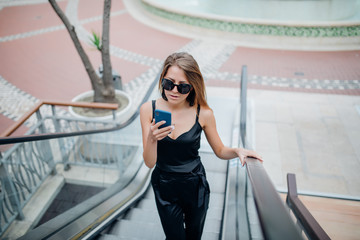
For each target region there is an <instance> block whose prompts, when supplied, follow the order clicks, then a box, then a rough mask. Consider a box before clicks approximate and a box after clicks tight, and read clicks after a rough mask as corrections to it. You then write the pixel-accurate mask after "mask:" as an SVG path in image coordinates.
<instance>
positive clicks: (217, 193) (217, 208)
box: [98, 152, 227, 240]
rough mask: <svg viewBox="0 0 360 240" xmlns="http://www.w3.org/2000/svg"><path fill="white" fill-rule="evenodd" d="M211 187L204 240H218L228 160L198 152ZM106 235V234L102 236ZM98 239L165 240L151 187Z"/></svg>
mask: <svg viewBox="0 0 360 240" xmlns="http://www.w3.org/2000/svg"><path fill="white" fill-rule="evenodd" d="M200 156H201V158H202V162H203V164H204V167H205V169H206V174H207V179H208V182H209V185H210V191H211V193H210V203H209V210H208V212H207V217H206V221H205V226H204V232H203V237H202V238H203V239H207V240H208V239H209V240H212V239H219V234H220V226H221V219H222V211H223V206H224V196H225V195H224V194H225V183H226V171H227V161H223V160H220V159H218V158H217V157H216V156H215V155H214V154H213V153H205V152H202V153H200ZM105 232H106V233H105ZM105 232H103V233H102V234H101V236H99V237H98V239H101V240H112V239H134V240H135V239H136V240H140V239H142V240H143V239H149V240H158V239H165V235H164V232H163V230H162V226H161V223H160V218H159V215H158V213H157V209H156V204H155V197H154V192H153V189H152V187H150V188H149V189H148V191H147V193H146V194H145V196H144V198H143V199H141V200H140V201H139V202H138V203H137V204H136V205H135V207H133V208H132V209H130V210H129V211H128V212H127V213H126V214H125V216H122V217H121V218H119V219H118V220H117V221H116V222H115V223H113V224H112V226H111V227H110V228H109V229H107V230H106V231H105Z"/></svg>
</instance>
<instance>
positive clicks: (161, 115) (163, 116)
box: [155, 109, 171, 128]
mask: <svg viewBox="0 0 360 240" xmlns="http://www.w3.org/2000/svg"><path fill="white" fill-rule="evenodd" d="M163 120H164V121H166V123H164V124H163V125H161V126H160V127H159V128H163V127H167V126H170V125H171V112H167V111H163V110H159V109H155V123H157V122H160V121H163Z"/></svg>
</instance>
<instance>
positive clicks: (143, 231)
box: [112, 220, 165, 240]
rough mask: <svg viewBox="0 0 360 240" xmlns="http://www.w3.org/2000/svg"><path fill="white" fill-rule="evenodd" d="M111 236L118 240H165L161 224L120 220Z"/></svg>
mask: <svg viewBox="0 0 360 240" xmlns="http://www.w3.org/2000/svg"><path fill="white" fill-rule="evenodd" d="M114 230H115V229H114ZM112 234H113V235H116V236H118V237H119V239H120V237H122V238H128V239H148V240H153V239H154V240H158V239H165V234H164V232H163V230H162V227H161V224H157V223H153V222H139V221H129V220H122V221H121V222H120V224H118V228H117V229H116V231H113V232H112Z"/></svg>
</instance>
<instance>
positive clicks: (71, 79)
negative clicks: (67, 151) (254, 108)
mask: <svg viewBox="0 0 360 240" xmlns="http://www.w3.org/2000/svg"><path fill="white" fill-rule="evenodd" d="M59 5H60V6H61V8H62V9H66V5H67V1H61V2H59ZM102 8H103V6H102V1H101V0H86V1H85V0H80V3H79V6H78V18H79V20H83V19H88V18H91V17H97V16H101V15H102ZM120 10H125V7H124V4H123V3H122V1H113V5H112V12H117V11H120ZM101 24H102V21H101V20H97V21H92V22H90V23H86V24H84V25H83V26H84V28H85V29H87V30H88V31H92V30H95V31H97V32H100V30H101ZM59 25H62V23H61V21H60V20H59V18H58V17H57V15H56V14H55V13H54V11H53V10H52V8H51V7H50V5H49V4H48V3H41V4H35V5H27V6H14V7H5V8H3V9H1V10H0V37H5V36H10V35H15V34H21V33H26V32H30V31H34V30H39V29H43V28H49V27H52V26H59ZM110 38H111V39H110V42H111V44H112V45H114V46H117V47H119V48H121V49H125V50H127V51H130V52H134V53H137V54H140V55H143V56H147V57H151V58H155V59H159V60H163V59H164V58H165V57H166V56H167V55H168V54H170V53H172V52H174V51H177V50H178V49H180V48H181V47H183V46H184V45H186V44H187V43H189V42H191V41H192V40H193V39H187V38H183V37H179V36H175V35H171V34H168V33H164V32H161V31H158V30H155V29H153V28H150V27H148V26H145V25H143V24H141V23H140V22H138V21H137V20H135V19H134V18H133V17H132V16H131V15H130V14H129V13H128V12H125V13H124V14H120V15H117V16H113V17H112V18H111V35H110ZM83 46H84V48H85V50H86V52H87V53H88V54H89V57H90V59H91V61H92V62H93V65H94V67H95V68H96V67H97V66H98V65H99V64H100V61H101V60H100V55H99V53H98V52H97V51H96V50H94V49H92V48H91V47H90V46H89V45H88V44H87V43H83ZM0 56H1V59H0V75H1V76H2V77H3V78H4V79H5V80H6V81H8V82H10V83H11V84H13V85H15V86H16V87H18V88H19V89H21V90H23V91H24V92H26V93H29V94H30V95H32V96H34V97H36V98H38V99H53V100H66V101H70V100H71V99H72V98H73V97H74V96H76V95H77V94H79V93H81V92H83V91H86V90H90V89H91V86H90V82H89V80H88V78H87V75H86V72H85V69H84V67H83V65H82V63H81V61H80V58H79V56H78V54H77V52H76V50H75V48H74V46H73V43H72V41H71V39H70V37H69V35H68V33H67V31H66V30H65V29H62V30H57V31H50V32H46V33H43V34H38V35H35V36H31V37H26V38H19V39H16V40H11V41H5V42H0ZM359 60H360V51H340V52H302V51H282V50H264V49H254V48H245V47H237V49H236V50H235V51H234V53H233V54H232V55H231V56H230V58H229V59H228V60H227V61H226V62H225V63H224V64H223V65H222V66H221V68H220V69H219V71H224V72H230V73H240V71H241V65H243V64H245V65H247V66H248V73H249V75H257V76H267V77H284V78H306V79H310V80H311V79H319V80H325V79H329V80H355V79H360V61H359ZM112 65H113V68H114V69H116V70H117V71H119V72H121V75H122V77H123V81H124V83H127V82H129V81H131V80H132V79H134V78H135V77H137V76H139V75H140V74H142V73H143V72H145V71H146V70H147V69H149V66H147V65H143V64H140V63H134V62H130V61H126V60H124V59H118V58H116V57H112ZM207 84H209V85H213V86H219V84H221V86H228V87H238V83H232V82H229V83H224V81H218V80H217V79H210V80H209V81H208V82H207ZM252 87H254V88H261V89H269V90H272V89H274V90H278V88H276V87H269V86H268V87H265V86H252ZM281 90H284V91H307V90H304V89H297V90H296V89H290V88H289V89H285V88H282V89H281ZM318 92H323V93H332V94H352V95H360V91H347V92H346V91H342V92H339V91H329V90H319V91H318ZM12 122H13V121H12V120H11V119H8V118H7V117H6V116H4V115H1V116H0V130H3V129H6V127H8V126H9V125H10V124H11V123H12Z"/></svg>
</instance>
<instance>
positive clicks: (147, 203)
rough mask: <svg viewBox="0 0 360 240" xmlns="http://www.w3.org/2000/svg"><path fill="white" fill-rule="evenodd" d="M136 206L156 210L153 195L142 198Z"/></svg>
mask: <svg viewBox="0 0 360 240" xmlns="http://www.w3.org/2000/svg"><path fill="white" fill-rule="evenodd" d="M136 207H137V208H140V209H155V210H156V203H155V197H153V198H151V199H150V198H149V199H148V198H144V199H142V200H141V201H140V202H139V204H138V205H137V206H136Z"/></svg>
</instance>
